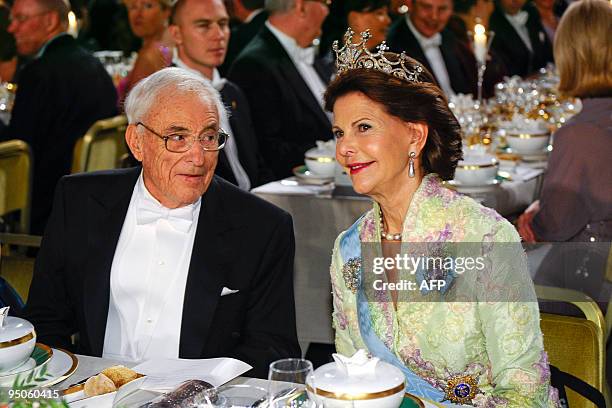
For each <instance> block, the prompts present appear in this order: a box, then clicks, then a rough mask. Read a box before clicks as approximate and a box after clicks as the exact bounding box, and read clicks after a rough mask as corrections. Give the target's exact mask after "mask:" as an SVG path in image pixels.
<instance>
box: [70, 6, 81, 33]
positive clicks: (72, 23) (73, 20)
mask: <svg viewBox="0 0 612 408" xmlns="http://www.w3.org/2000/svg"><path fill="white" fill-rule="evenodd" d="M68 34H70V35H71V36H73V37H74V38H77V36H78V35H79V28H78V24H77V19H76V15H75V14H74V12H73V11H69V12H68Z"/></svg>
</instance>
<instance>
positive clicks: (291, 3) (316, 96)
mask: <svg viewBox="0 0 612 408" xmlns="http://www.w3.org/2000/svg"><path fill="white" fill-rule="evenodd" d="M266 10H267V11H268V12H269V13H270V17H269V19H268V21H266V24H265V27H264V28H262V30H261V31H260V32H259V33H258V34H257V36H256V37H255V38H254V39H253V40H252V41H251V42H250V43H249V45H248V46H247V48H246V49H245V50H244V51H243V52H242V53H240V55H239V56H238V58H237V59H236V61H235V62H234V64H233V65H232V67H231V68H230V72H229V75H228V77H229V78H230V79H231V80H232V81H234V82H235V83H236V84H238V86H239V87H240V88H241V89H242V90H243V91H244V93H245V94H246V96H247V98H248V100H249V103H250V105H251V113H252V116H253V124H254V125H255V133H256V134H257V137H258V138H259V146H260V149H261V153H262V155H263V157H264V160H265V162H266V163H267V164H268V165H269V166H270V167H271V168H272V171H273V172H274V175H275V176H276V178H283V177H287V176H289V175H291V169H292V168H293V167H295V166H297V165H299V164H302V163H304V153H305V152H306V150H308V149H310V148H311V147H313V146H315V142H316V141H317V140H329V139H331V138H332V133H331V122H330V118H329V116H328V115H327V114H326V113H325V112H324V110H323V94H324V92H325V89H326V87H327V83H328V82H329V79H330V77H331V74H332V70H331V67H329V66H325V65H324V64H323V63H322V61H315V49H314V47H312V43H313V41H314V40H315V39H316V38H317V37H318V36H320V35H321V26H322V24H323V20H324V19H325V17H326V16H327V14H328V13H329V10H328V6H327V1H326V0H266Z"/></svg>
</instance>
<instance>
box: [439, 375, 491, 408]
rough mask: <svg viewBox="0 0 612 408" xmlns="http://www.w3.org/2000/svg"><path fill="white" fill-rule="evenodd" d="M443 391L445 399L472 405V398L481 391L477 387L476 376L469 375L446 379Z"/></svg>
mask: <svg viewBox="0 0 612 408" xmlns="http://www.w3.org/2000/svg"><path fill="white" fill-rule="evenodd" d="M445 392H446V394H445V395H444V400H445V401H450V402H452V403H453V404H461V405H472V400H473V399H474V398H475V397H476V394H481V393H482V392H481V391H480V389H479V388H478V382H477V381H476V378H474V377H473V376H471V375H460V376H455V377H451V379H450V380H448V385H447V386H446V390H445Z"/></svg>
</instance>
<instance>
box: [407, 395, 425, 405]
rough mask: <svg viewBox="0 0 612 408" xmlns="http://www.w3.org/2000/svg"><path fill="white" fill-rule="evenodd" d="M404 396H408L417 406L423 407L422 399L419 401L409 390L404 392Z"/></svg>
mask: <svg viewBox="0 0 612 408" xmlns="http://www.w3.org/2000/svg"><path fill="white" fill-rule="evenodd" d="M404 398H408V399H409V400H411V401H412V402H414V403H415V404H417V405H418V406H419V408H425V404H423V401H421V400H420V399H419V398H418V397H417V396H415V395H412V394H410V393H409V392H407V393H406V394H404Z"/></svg>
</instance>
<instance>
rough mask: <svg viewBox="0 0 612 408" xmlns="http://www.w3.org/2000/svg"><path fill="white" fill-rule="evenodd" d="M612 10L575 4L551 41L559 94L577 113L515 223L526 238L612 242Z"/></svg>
mask: <svg viewBox="0 0 612 408" xmlns="http://www.w3.org/2000/svg"><path fill="white" fill-rule="evenodd" d="M611 21H612V7H610V3H609V2H607V1H604V0H581V1H579V2H576V3H573V4H572V5H571V6H570V7H569V8H568V9H567V11H566V12H565V14H564V15H563V17H562V18H561V22H560V24H559V28H558V29H557V35H556V38H555V61H556V62H557V69H558V70H559V77H560V83H559V90H560V91H561V92H564V93H566V94H567V95H571V96H575V97H579V98H581V100H582V105H583V108H582V111H581V112H580V113H578V114H577V115H576V116H574V117H573V118H572V119H570V120H569V121H568V123H567V124H565V125H564V126H563V127H562V128H561V129H559V130H557V131H556V132H555V134H554V149H553V151H552V153H551V156H550V160H549V161H548V169H547V172H546V177H545V178H544V185H543V188H542V194H541V196H540V200H539V201H538V202H536V203H534V205H532V206H531V207H530V208H529V209H528V210H527V211H526V212H525V213H524V214H523V215H522V216H521V218H520V219H519V227H520V232H521V235H522V236H523V239H525V241H527V242H534V241H588V240H590V238H591V237H595V238H596V240H597V241H612V204H611V203H612V161H610V157H612V143H610V141H611V140H612V116H611V115H610V112H612V70H611V69H610V67H611V64H612V43H610V38H612V24H610V22H611Z"/></svg>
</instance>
